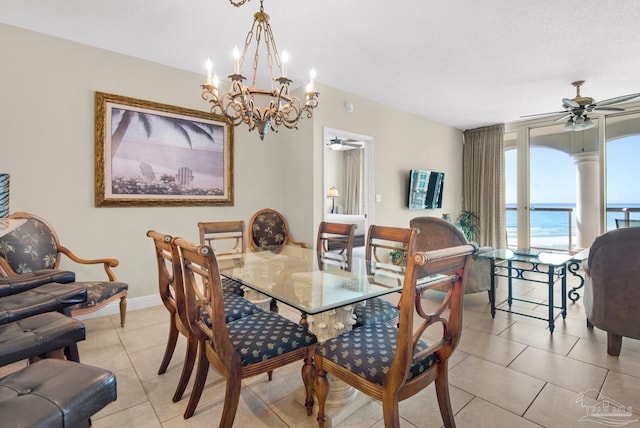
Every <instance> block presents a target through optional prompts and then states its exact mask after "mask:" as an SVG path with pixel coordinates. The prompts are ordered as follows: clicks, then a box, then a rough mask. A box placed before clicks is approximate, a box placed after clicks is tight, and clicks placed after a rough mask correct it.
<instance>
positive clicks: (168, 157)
mask: <svg viewBox="0 0 640 428" xmlns="http://www.w3.org/2000/svg"><path fill="white" fill-rule="evenodd" d="M99 109H100V111H99ZM96 112H97V113H96V205H97V206H167V205H168V206H175V205H232V204H233V162H232V159H233V128H232V127H230V126H228V125H227V124H226V123H225V122H224V121H223V120H221V118H219V117H217V116H214V115H212V114H211V113H207V112H200V111H195V110H188V109H183V108H178V107H173V106H168V105H163V104H158V103H152V102H149V101H144V100H135V99H131V98H126V97H120V96H116V95H110V94H103V93H96Z"/></svg>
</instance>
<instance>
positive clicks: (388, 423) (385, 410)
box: [382, 396, 400, 428]
mask: <svg viewBox="0 0 640 428" xmlns="http://www.w3.org/2000/svg"><path fill="white" fill-rule="evenodd" d="M382 416H383V419H384V427H385V428H400V410H399V409H398V400H397V399H396V398H395V397H385V396H383V397H382Z"/></svg>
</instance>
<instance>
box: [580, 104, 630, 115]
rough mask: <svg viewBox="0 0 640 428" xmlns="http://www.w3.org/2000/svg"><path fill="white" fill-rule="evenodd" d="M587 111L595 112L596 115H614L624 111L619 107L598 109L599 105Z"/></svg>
mask: <svg viewBox="0 0 640 428" xmlns="http://www.w3.org/2000/svg"><path fill="white" fill-rule="evenodd" d="M588 111H590V112H596V113H606V112H610V113H615V112H618V111H624V109H623V108H620V107H600V106H599V105H595V106H594V107H593V108H592V109H591V110H588Z"/></svg>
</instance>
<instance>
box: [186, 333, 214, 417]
mask: <svg viewBox="0 0 640 428" xmlns="http://www.w3.org/2000/svg"><path fill="white" fill-rule="evenodd" d="M205 348H206V347H205V344H204V343H202V342H199V343H198V368H197V369H196V379H195V380H194V382H193V389H192V390H191V397H189V402H188V403H187V408H186V409H185V411H184V415H183V416H184V418H185V419H189V418H190V417H191V416H193V414H194V412H195V411H196V407H198V401H200V396H201V395H202V391H203V390H204V384H205V382H206V381H207V372H208V371H209V360H208V359H207V354H206V351H205Z"/></svg>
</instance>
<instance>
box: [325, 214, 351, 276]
mask: <svg viewBox="0 0 640 428" xmlns="http://www.w3.org/2000/svg"><path fill="white" fill-rule="evenodd" d="M355 230H356V225H355V224H344V223H329V222H325V221H323V222H321V223H320V225H319V226H318V238H317V239H316V255H317V257H318V268H319V269H326V267H327V266H334V267H338V268H339V269H342V270H346V271H349V272H351V254H352V251H353V235H354V233H355Z"/></svg>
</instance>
